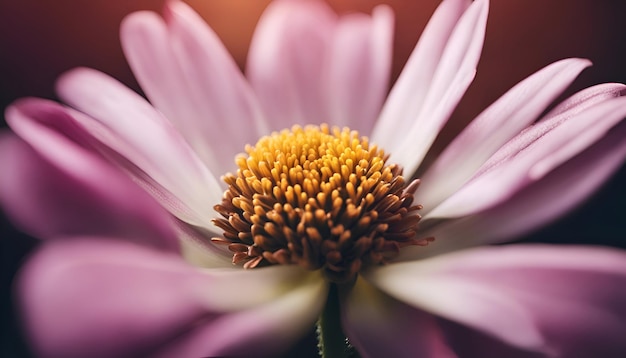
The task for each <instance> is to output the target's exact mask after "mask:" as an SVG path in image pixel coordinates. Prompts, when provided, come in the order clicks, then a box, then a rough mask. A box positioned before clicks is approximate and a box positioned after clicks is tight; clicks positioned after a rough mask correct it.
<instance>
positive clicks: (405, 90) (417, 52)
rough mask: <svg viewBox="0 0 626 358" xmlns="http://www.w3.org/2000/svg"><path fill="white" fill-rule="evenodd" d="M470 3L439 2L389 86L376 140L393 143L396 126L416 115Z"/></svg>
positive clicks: (403, 125) (449, 0) (407, 124)
mask: <svg viewBox="0 0 626 358" xmlns="http://www.w3.org/2000/svg"><path fill="white" fill-rule="evenodd" d="M470 4H471V1H469V0H447V1H443V2H442V3H441V4H440V5H439V7H438V8H437V10H436V11H435V13H434V14H433V16H432V17H431V19H430V21H429V22H428V25H427V26H426V28H425V29H424V32H423V33H422V36H421V37H420V39H419V42H418V43H417V45H416V46H415V49H414V50H413V53H411V56H410V57H409V60H408V61H407V63H406V64H405V66H404V69H403V70H402V73H401V74H400V77H398V80H397V81H396V83H395V84H394V86H393V88H392V89H391V93H390V94H389V97H388V98H387V101H386V103H385V106H384V107H383V112H382V113H381V117H380V119H379V120H378V122H377V123H376V127H375V128H374V131H373V133H372V137H373V139H374V140H375V141H376V142H377V143H379V144H381V145H383V146H384V145H386V144H390V143H392V142H393V140H394V139H395V138H396V137H395V136H396V134H397V131H396V130H395V129H396V126H397V127H400V128H404V127H408V126H409V125H410V124H411V120H412V119H413V118H414V117H416V116H417V115H418V111H419V109H420V108H421V106H422V103H423V102H424V98H425V97H426V95H427V93H428V89H429V84H430V83H431V81H432V77H433V74H434V73H435V70H436V69H437V64H438V63H439V60H440V58H441V55H442V54H443V51H444V49H445V47H446V43H447V41H448V39H449V38H450V35H451V34H452V31H453V30H454V28H455V26H456V24H457V22H458V21H459V18H460V17H461V16H462V15H463V13H464V12H465V11H466V10H467V7H468V6H469V5H470ZM409 114H410V115H409ZM382 141H384V142H382Z"/></svg>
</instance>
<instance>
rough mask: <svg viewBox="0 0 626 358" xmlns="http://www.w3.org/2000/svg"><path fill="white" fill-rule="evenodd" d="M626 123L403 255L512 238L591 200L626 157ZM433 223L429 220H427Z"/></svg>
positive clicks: (406, 257)
mask: <svg viewBox="0 0 626 358" xmlns="http://www.w3.org/2000/svg"><path fill="white" fill-rule="evenodd" d="M624 138H626V123H622V124H620V125H619V126H618V127H616V128H615V129H614V130H613V131H612V132H610V133H609V135H607V137H606V138H604V139H602V140H601V141H599V142H598V143H596V144H595V145H593V146H592V147H591V148H589V149H587V150H586V151H584V152H583V153H581V154H579V155H578V156H576V157H575V158H573V159H572V160H570V161H568V162H567V163H565V164H563V165H562V166H560V167H558V168H556V169H555V170H554V171H552V172H551V173H549V174H548V175H546V176H545V177H544V178H543V179H541V180H539V181H537V182H536V183H533V184H531V185H529V186H528V187H526V188H524V189H522V190H520V191H519V192H517V193H516V194H515V195H514V196H513V197H511V198H510V199H509V200H506V201H504V202H502V203H500V204H499V205H496V206H494V207H493V208H490V209H488V210H486V211H484V212H480V213H477V214H473V215H470V216H468V217H465V218H461V219H458V220H452V221H449V222H444V223H440V224H439V226H435V227H434V228H432V229H431V230H429V231H427V232H425V233H424V235H427V236H434V237H435V238H436V242H437V244H435V245H431V246H429V249H428V250H426V251H425V250H418V249H413V248H407V249H405V250H403V252H402V253H401V257H400V259H402V260H409V259H414V258H417V257H424V255H427V256H432V255H437V254H441V253H445V252H449V251H455V250H459V249H462V248H466V247H471V246H477V245H485V244H492V243H498V242H504V241H511V240H513V239H516V238H518V237H520V236H522V235H524V234H527V233H528V232H530V231H531V230H533V229H536V228H538V227H539V226H541V225H544V224H546V223H548V222H550V221H552V220H554V219H556V218H558V217H559V216H560V215H562V214H564V213H565V212H567V211H568V210H570V209H572V208H573V207H575V206H576V205H579V204H580V203H581V202H582V201H584V200H585V199H586V198H588V197H589V196H590V195H591V194H592V193H593V192H594V191H595V190H597V189H598V188H599V187H600V186H601V185H602V184H603V183H604V182H605V181H606V180H607V179H608V178H609V177H610V176H611V175H613V173H615V171H617V170H618V169H619V168H620V166H621V165H623V163H624V160H625V159H626V140H624ZM427 225H428V224H427Z"/></svg>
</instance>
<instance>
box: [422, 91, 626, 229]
mask: <svg viewBox="0 0 626 358" xmlns="http://www.w3.org/2000/svg"><path fill="white" fill-rule="evenodd" d="M624 117H626V98H624V97H621V98H615V99H612V100H607V101H604V102H601V103H599V104H597V105H594V106H591V107H590V108H587V109H586V110H584V111H581V112H580V113H578V114H576V115H574V116H572V118H569V119H568V120H566V121H563V122H561V123H559V125H555V126H551V125H550V123H547V125H541V123H540V125H538V126H535V127H534V128H533V129H531V130H528V131H526V132H524V133H522V134H521V135H520V138H514V139H513V140H512V142H514V145H510V146H504V147H503V148H501V149H500V151H499V152H496V153H495V154H494V155H493V156H492V158H491V159H489V160H488V161H487V162H486V163H485V164H484V165H483V167H481V169H479V172H478V174H477V175H476V176H475V177H474V178H472V179H471V180H470V181H469V182H468V183H466V184H465V185H464V186H463V187H462V188H461V189H460V190H459V191H457V192H456V193H455V194H453V195H452V196H450V197H449V198H448V199H447V200H445V201H444V202H443V203H442V204H441V205H439V206H437V207H436V208H435V209H434V210H433V211H431V212H430V213H428V214H427V215H425V219H431V218H453V217H461V216H464V215H469V214H472V213H477V212H480V211H483V210H485V209H487V208H490V207H493V206H494V205H496V204H499V203H501V202H503V201H505V200H507V199H508V198H510V197H511V196H512V195H514V194H515V193H516V192H518V191H519V190H521V189H522V188H524V187H526V186H528V185H529V184H531V183H533V182H536V181H538V180H540V179H541V178H543V177H544V176H545V175H546V174H548V173H549V172H550V171H551V170H552V169H554V168H556V167H558V166H559V165H561V164H563V163H564V162H566V161H568V160H570V159H571V158H572V157H574V156H576V155H577V154H579V153H581V152H582V151H584V150H585V149H586V148H587V147H589V146H591V145H592V144H594V143H595V142H597V141H598V140H600V139H601V138H602V137H603V136H604V135H605V134H606V133H607V132H608V131H609V130H610V129H611V128H612V127H614V126H615V125H616V124H617V123H618V122H619V121H621V120H622V119H623V118H624ZM557 119H558V117H555V120H556V121H557V122H558V120H557ZM559 193H562V191H559ZM559 195H560V194H559Z"/></svg>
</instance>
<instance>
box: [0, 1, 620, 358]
mask: <svg viewBox="0 0 626 358" xmlns="http://www.w3.org/2000/svg"><path fill="white" fill-rule="evenodd" d="M487 10H488V2H487V1H486V0H477V1H474V2H471V1H467V0H444V1H443V2H442V4H441V5H440V7H439V8H438V9H437V11H436V13H435V14H434V16H433V18H432V20H431V21H430V23H429V25H428V26H427V28H426V29H425V31H424V34H423V35H422V38H421V40H420V42H419V44H418V45H417V47H416V48H415V50H414V52H413V54H412V56H411V57H410V59H409V61H408V63H407V64H406V66H405V69H404V71H403V73H402V75H401V77H400V78H399V79H398V81H397V82H396V84H395V85H394V87H393V89H392V91H391V93H389V95H388V96H387V99H386V100H385V96H386V95H387V94H386V89H387V82H388V76H389V67H390V53H391V40H392V25H393V16H392V14H391V13H390V10H389V9H388V8H387V7H384V6H380V7H377V8H376V9H375V10H374V12H373V14H372V16H371V17H370V16H366V15H362V14H354V15H348V16H344V17H340V18H338V17H337V16H336V15H335V14H334V13H333V12H332V11H330V10H329V8H328V7H327V6H326V5H324V3H322V2H320V1H287V0H279V1H276V2H274V3H272V4H271V5H270V6H269V8H268V9H267V10H266V12H265V14H264V15H263V17H262V18H261V20H260V23H259V25H258V28H257V30H256V33H255V35H254V39H253V43H252V46H251V48H250V54H249V59H248V68H247V74H246V77H244V76H243V75H242V74H241V73H240V72H239V71H238V69H237V67H236V65H235V64H234V62H233V60H232V59H231V57H230V56H229V55H228V53H227V52H226V50H225V49H224V47H223V45H222V44H221V43H220V41H219V40H218V39H217V37H216V36H215V34H214V33H213V32H212V31H211V30H210V29H209V28H208V27H207V26H206V25H205V24H204V23H203V22H202V21H201V19H200V17H199V16H198V15H197V14H196V13H194V12H193V10H191V9H190V8H189V7H187V6H186V5H185V4H184V3H182V2H178V1H170V2H168V3H167V6H166V13H165V20H163V19H162V18H160V17H159V16H158V15H156V14H154V13H149V12H140V13H136V14H133V15H131V16H129V17H128V18H127V19H126V20H125V22H124V24H123V26H122V42H123V46H124V49H125V52H126V56H127V58H128V61H129V63H130V65H131V67H132V68H133V71H134V73H135V75H136V76H137V79H138V81H139V82H140V84H141V85H142V88H143V89H144V91H145V93H146V95H147V97H148V99H149V100H150V103H148V102H147V101H146V100H144V99H143V98H142V97H140V96H139V95H137V94H135V93H133V92H132V91H130V90H129V89H127V88H126V87H124V86H123V85H121V84H120V83H119V82H117V81H115V80H114V79H112V78H110V77H108V76H107V75H105V74H102V73H99V72H96V71H94V70H89V69H76V70H73V71H70V72H69V73H67V74H65V75H64V76H62V77H61V78H60V80H59V82H58V86H57V90H58V94H59V96H60V97H61V99H62V100H63V101H64V102H65V103H66V104H68V105H69V107H68V106H64V105H61V104H58V103H54V102H51V101H47V100H43V99H32V98H31V99H23V100H20V101H17V102H16V103H15V104H13V105H12V106H11V107H9V109H7V113H6V117H7V121H8V123H9V124H10V126H11V128H12V129H13V131H14V132H15V134H17V136H16V135H13V134H4V135H3V136H2V137H1V140H0V158H1V160H2V162H3V164H4V167H5V172H3V173H2V175H1V176H0V200H1V201H2V203H3V205H4V208H5V210H6V211H7V213H8V214H9V215H10V216H11V217H12V218H13V219H14V221H15V222H16V224H18V225H20V226H21V227H22V228H23V229H24V230H26V231H27V232H29V233H31V234H33V235H35V236H37V237H40V238H42V239H46V242H45V243H44V244H43V245H42V247H41V249H40V250H39V251H38V252H37V253H36V254H35V255H34V256H33V257H31V258H30V260H29V261H28V263H27V264H26V265H25V267H24V269H23V271H22V273H21V275H20V279H19V285H18V294H19V297H21V300H22V308H23V317H24V323H25V326H26V328H27V331H28V334H29V336H30V338H31V339H32V342H33V344H34V349H35V351H36V353H38V354H40V355H43V356H59V357H85V356H89V357H97V356H103V357H105V356H174V357H198V356H223V355H255V356H259V355H262V356H266V355H267V356H271V355H275V354H277V353H280V352H282V351H284V350H286V349H287V348H288V347H290V346H291V345H293V344H294V343H295V342H296V341H297V340H298V338H299V337H301V336H303V335H304V334H305V333H306V332H308V331H309V330H310V329H312V327H313V326H314V324H315V322H316V320H317V319H318V318H320V317H321V319H320V327H321V329H322V334H323V338H324V345H325V348H324V350H325V352H326V354H328V355H333V354H341V353H342V352H341V351H342V350H343V349H344V347H343V345H342V344H343V339H344V334H345V336H347V338H348V339H349V341H350V343H351V344H352V345H353V346H354V347H355V349H356V350H357V351H358V352H359V353H360V354H361V355H362V356H364V357H365V356H369V357H378V356H394V357H416V356H417V357H422V356H423V357H454V356H463V357H466V356H471V357H474V356H480V357H503V356H506V357H509V356H520V357H521V356H524V357H526V356H529V357H530V356H533V357H534V356H558V357H573V356H576V357H579V356H581V357H592V356H594V357H595V356H603V357H610V356H620V355H623V354H626V343H625V341H624V340H623V337H622V335H623V332H624V331H626V306H625V305H624V304H623V302H624V300H625V299H626V254H625V253H623V252H620V251H618V250H612V249H608V248H597V247H573V246H549V245H530V244H527V245H511V246H488V247H482V248H480V247H479V246H481V245H489V244H494V243H502V242H506V241H511V240H513V239H515V238H518V237H520V236H521V235H523V234H525V233H527V232H529V231H530V230H532V229H534V228H536V227H538V226H540V225H542V224H544V223H546V222H548V221H550V220H552V219H554V218H555V217H557V216H558V215H560V214H562V213H563V212H564V211H566V210H568V209H569V208H571V207H573V206H574V205H576V204H578V203H580V202H581V201H582V200H583V199H584V198H586V197H587V196H588V195H589V194H590V193H591V192H592V191H593V190H595V189H596V188H597V187H598V186H599V185H601V184H602V182H603V181H604V180H605V179H606V178H607V177H608V176H610V175H611V173H613V172H614V170H615V169H616V168H618V167H619V166H620V164H621V163H622V162H623V160H624V157H625V156H626V141H625V140H624V138H625V136H624V135H625V134H626V126H625V125H624V123H623V122H622V119H623V118H624V117H625V116H626V98H624V97H620V95H621V94H622V92H623V91H624V88H625V86H624V85H621V84H612V83H609V84H601V85H597V86H594V87H591V88H588V89H585V90H583V91H581V92H579V93H577V94H575V95H573V96H572V97H570V98H568V99H566V100H565V101H564V102H562V103H561V104H559V105H557V106H556V107H554V108H553V109H551V110H550V111H548V112H547V114H544V111H545V110H546V108H547V107H548V106H549V105H550V104H551V103H552V102H553V101H554V100H555V99H556V98H557V97H558V96H559V94H560V93H561V92H562V91H563V90H564V89H565V88H566V87H567V86H568V85H569V84H570V83H571V82H572V81H573V80H574V78H575V77H576V76H577V75H578V74H579V73H580V72H581V71H582V70H583V69H584V68H585V67H587V66H589V64H590V63H589V61H587V60H583V59H566V60H562V61H558V62H556V63H554V64H552V65H549V66H547V67H546V68H544V69H542V70H540V71H539V72H537V73H536V74H534V75H532V76H531V77H529V78H527V79H526V80H524V81H523V82H521V83H520V84H518V85H517V86H515V87H514V88H513V89H511V90H510V91H509V92H507V93H506V94H505V95H504V96H502V98H500V99H499V100H498V101H496V102H495V103H494V104H493V105H491V106H490V107H488V108H487V109H486V110H485V111H484V112H483V113H482V114H480V115H479V116H478V117H477V118H476V119H475V120H474V121H473V122H472V123H471V124H470V125H469V126H468V127H467V128H466V129H465V130H464V131H463V132H462V133H461V134H460V135H459V136H458V137H457V138H455V139H454V140H453V141H452V142H451V144H450V145H449V146H448V147H447V148H446V149H445V150H444V151H443V153H442V154H441V155H440V156H438V157H437V159H436V160H435V161H434V163H433V164H432V165H431V166H429V167H428V168H423V167H421V163H422V161H423V158H424V156H425V154H426V152H427V151H428V149H429V148H430V145H431V144H432V143H433V141H434V139H435V137H436V136H437V134H438V132H439V130H440V129H441V128H442V126H443V125H444V124H445V122H446V120H447V119H448V117H449V116H450V114H451V112H452V110H453V109H454V108H455V106H456V104H457V103H458V102H459V100H460V98H461V97H462V95H463V93H464V92H465V90H466V89H467V87H468V86H469V84H470V82H471V81H472V79H473V78H474V74H475V68H476V65H477V63H478V58H479V55H480V51H481V48H482V43H483V37H484V33H485V24H486V19H487ZM383 102H384V104H383ZM538 118H539V120H538V121H537V122H536V123H535V121H536V120H537V119H538ZM323 122H326V123H329V124H330V125H337V126H347V127H350V128H351V129H355V130H358V131H360V132H361V133H363V134H367V135H370V137H371V139H372V143H376V144H378V145H379V146H380V148H384V150H385V153H389V154H390V156H389V158H388V159H387V157H386V155H385V154H383V153H379V152H377V151H376V150H373V149H371V147H370V146H369V142H368V141H367V140H366V139H364V138H361V137H358V136H357V135H355V134H354V135H353V134H350V132H348V131H345V132H337V133H335V134H333V132H332V130H328V131H327V130H326V127H325V126H324V125H321V126H320V124H321V123H323ZM294 124H300V125H307V124H312V125H316V126H317V127H305V129H302V128H298V127H293V129H292V130H291V131H284V132H281V133H282V134H281V133H274V134H271V135H269V133H271V131H276V130H280V129H283V128H291V127H292V126H293V125H294ZM326 132H328V133H326ZM263 135H269V136H268V137H265V139H261V140H260V141H259V142H258V143H257V145H256V146H255V147H254V148H253V147H250V148H248V149H247V150H246V151H247V152H248V155H249V158H248V157H239V158H240V159H238V160H237V165H238V167H239V172H237V173H236V174H233V175H226V176H225V178H226V179H225V180H226V181H227V183H228V185H225V184H223V183H221V182H220V181H219V180H218V179H217V178H218V175H220V174H223V173H226V172H228V171H234V170H236V169H237V167H234V166H233V165H232V160H233V157H234V155H235V154H236V153H238V152H240V151H242V150H243V148H244V145H245V144H246V143H256V142H257V139H258V138H259V137H261V136H263ZM281 136H282V137H281ZM316 141H319V142H321V143H322V144H319V148H325V149H324V151H322V150H321V149H319V148H318V147H317V145H318V144H315V143H317V142H316ZM335 141H336V143H335ZM281 143H282V144H281ZM285 143H288V144H289V145H287V144H285ZM273 146H275V147H276V148H279V147H281V146H284V147H285V148H286V149H284V151H283V152H281V150H282V149H281V150H278V151H273V150H270V149H271V148H274V147H273ZM307 146H309V147H307ZM255 148H256V149H258V153H257V152H255V150H256V149H255ZM303 148H305V149H303ZM311 148H312V149H311ZM318 149H319V153H322V154H324V153H326V154H328V153H330V154H329V157H324V158H325V159H324V160H326V162H324V161H321V162H315V164H311V163H309V162H308V161H309V160H310V161H311V162H313V161H314V160H317V159H316V154H315V153H317V152H316V151H317V150H318ZM311 150H313V152H311ZM290 151H293V153H295V152H298V153H300V152H303V153H308V154H307V155H302V156H300V154H298V155H294V156H292V157H290V156H291V155H293V153H292V152H290ZM322 154H320V156H321V155H322ZM341 155H344V156H341ZM246 158H247V159H246ZM289 158H296V159H294V160H297V162H294V160H291V159H289ZM276 163H278V164H279V165H275V166H274V167H272V165H274V164H276ZM304 163H306V164H304ZM320 163H321V164H320ZM391 163H395V164H398V165H400V166H401V167H403V168H404V173H405V174H406V178H407V180H406V183H405V180H404V179H402V178H401V177H400V176H399V172H398V170H397V168H398V167H396V166H393V164H391ZM283 165H284V168H285V169H283ZM298 166H300V168H298ZM344 167H345V169H344ZM265 168H267V170H266V169H265ZM303 168H304V169H303ZM120 169H121V170H120ZM270 169H271V170H276V173H277V174H275V173H274V172H273V171H272V172H271V173H270ZM344 171H346V172H344ZM268 173H270V174H268ZM281 173H283V174H284V177H281ZM292 173H294V174H292ZM327 173H330V174H328V175H327ZM415 173H419V176H420V178H421V184H420V187H419V188H417V187H416V184H417V183H416V182H413V183H414V184H409V183H408V182H409V180H408V179H410V178H411V177H412V176H413V175H414V174H415ZM274 175H276V177H275V178H274ZM291 175H293V178H292V177H291ZM299 175H302V176H303V177H305V178H307V179H308V180H309V181H308V182H306V180H305V179H301V178H300V177H299ZM307 175H309V176H307ZM315 175H320V176H321V178H322V179H323V180H322V179H320V180H318V183H317V184H315V180H317V179H315ZM272 178H274V179H272ZM276 178H277V179H276ZM324 178H325V179H324ZM331 178H332V179H331ZM283 179H284V180H285V181H286V182H287V183H288V184H285V186H281V183H282V181H281V180H283ZM314 179H315V180H314ZM272 180H273V181H272ZM290 180H291V182H290ZM293 182H297V183H298V184H297V185H296V184H294V183H293ZM268 183H269V184H268ZM320 183H322V184H320ZM337 183H339V184H337ZM137 184H139V185H137ZM370 184H371V185H370ZM401 184H402V185H401ZM333 185H338V186H333ZM311 188H312V189H311ZM328 188H330V189H328ZM255 190H256V191H255ZM359 190H361V192H359ZM225 191H226V193H225V194H223V193H224V192H225ZM253 192H254V193H253ZM255 193H256V194H255ZM368 193H369V194H372V195H371V196H367V194H368ZM381 193H382V194H381ZM320 194H321V196H320ZM333 195H335V196H333ZM270 197H272V198H274V199H276V200H275V201H274V202H269V201H268V200H270V199H268V198H270ZM223 198H224V200H223ZM329 198H330V199H329ZM274 199H272V200H274ZM331 199H332V200H331ZM281 200H282V201H281ZM299 201H302V203H301V205H300V204H298V203H299ZM268 202H269V204H268ZM220 203H221V204H220ZM413 203H419V204H421V205H423V208H422V207H420V206H417V205H414V204H413ZM216 204H220V205H218V206H217V207H216V208H217V211H216V210H214V205H216ZM292 204H293V205H292ZM276 205H278V207H277V206H276ZM298 205H300V206H298ZM306 205H309V206H308V207H307V206H306ZM316 205H319V207H318V208H316ZM418 211H419V213H420V215H422V218H421V221H420V223H419V225H417V221H419V216H417V215H416V213H417V212H418ZM218 212H219V213H221V214H223V217H221V216H220V215H219V214H218ZM318 214H319V215H321V216H319V217H318V216H317V215H318ZM307 215H308V216H307ZM220 218H222V219H221V220H220ZM214 222H215V223H217V224H218V227H216V226H215V225H214V224H213V223H214ZM431 238H434V242H430V241H431ZM426 244H428V246H424V245H426ZM462 249H466V250H462ZM232 261H235V262H236V263H238V264H237V265H233V264H232ZM242 263H243V264H245V265H246V267H248V268H247V269H243V268H242V265H241V264H242ZM282 263H284V264H282ZM383 264H384V265H383ZM342 331H343V332H342Z"/></svg>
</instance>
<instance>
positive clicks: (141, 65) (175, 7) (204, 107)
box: [121, 1, 267, 174]
mask: <svg viewBox="0 0 626 358" xmlns="http://www.w3.org/2000/svg"><path fill="white" fill-rule="evenodd" d="M166 19H167V24H166V23H165V22H164V21H163V20H162V19H161V18H160V17H158V16H157V15H156V14H154V13H150V12H139V13H135V14H132V15H130V16H129V17H128V18H127V19H125V21H124V23H123V24H122V30H121V35H122V36H121V38H122V44H123V46H124V51H125V54H126V56H127V58H128V60H129V63H130V64H131V66H132V68H133V72H134V73H135V75H136V76H137V78H138V80H139V82H140V83H141V85H142V88H143V89H144V90H145V91H146V94H147V95H148V97H149V99H150V101H151V102H152V103H153V104H154V105H155V106H156V107H157V108H158V109H159V110H160V111H161V112H163V113H164V114H165V116H166V117H167V118H168V119H170V120H171V121H172V122H173V123H174V124H175V125H176V127H177V128H178V129H179V130H180V132H181V133H182V134H183V136H184V137H185V139H186V140H187V141H188V142H189V143H190V144H191V146H192V147H193V148H194V149H195V151H196V152H197V153H198V156H199V157H200V158H201V159H202V160H203V161H204V162H205V163H207V165H208V167H209V168H210V169H211V170H212V171H213V172H215V173H220V174H221V173H226V172H228V171H231V170H233V168H234V155H235V154H237V153H239V152H240V151H242V150H243V148H244V145H245V144H247V143H254V142H255V141H256V140H257V138H258V137H259V136H260V134H265V133H266V132H267V128H266V125H265V123H264V119H263V116H262V113H261V111H260V107H259V105H258V103H257V101H256V98H255V97H254V94H253V92H252V89H251V88H250V86H249V85H248V83H247V81H246V80H245V79H244V76H243V73H241V71H240V70H239V68H238V67H237V65H236V64H235V62H234V60H233V58H232V57H231V56H230V54H229V53H228V51H227V50H226V48H225V47H224V45H223V44H222V43H221V42H220V40H219V39H218V37H217V35H216V34H215V33H214V32H213V31H212V30H211V29H210V28H209V27H208V26H207V25H206V23H205V22H204V21H203V20H202V18H201V17H200V16H199V15H198V14H197V13H195V12H194V11H193V10H192V9H191V8H190V7H189V6H188V5H186V4H185V3H183V2H181V1H168V2H166ZM243 128H245V130H242V129H243Z"/></svg>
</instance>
